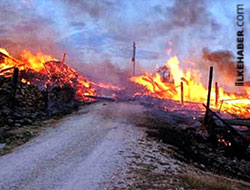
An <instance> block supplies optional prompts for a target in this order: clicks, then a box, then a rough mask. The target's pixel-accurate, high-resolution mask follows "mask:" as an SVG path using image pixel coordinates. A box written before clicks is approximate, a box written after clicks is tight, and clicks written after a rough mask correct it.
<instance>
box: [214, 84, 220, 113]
mask: <svg viewBox="0 0 250 190" xmlns="http://www.w3.org/2000/svg"><path fill="white" fill-rule="evenodd" d="M218 100H219V87H218V83H217V82H215V106H216V108H217V107H218Z"/></svg>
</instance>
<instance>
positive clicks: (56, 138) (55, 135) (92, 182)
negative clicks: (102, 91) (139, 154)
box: [0, 103, 144, 190]
mask: <svg viewBox="0 0 250 190" xmlns="http://www.w3.org/2000/svg"><path fill="white" fill-rule="evenodd" d="M143 112H144V108H143V107H142V106H140V105H137V104H128V103H99V104H93V105H91V106H88V107H85V108H82V109H81V110H79V111H78V112H77V113H74V114H72V115H69V116H67V117H66V118H64V119H61V120H60V121H59V122H58V123H57V124H56V126H53V127H51V128H48V129H47V130H46V131H44V132H43V133H42V134H41V135H40V136H38V137H36V138H35V139H33V140H31V141H30V142H28V143H26V144H24V145H23V146H21V147H19V148H17V149H16V150H15V151H14V152H13V153H11V154H8V155H5V156H2V157H0V189H1V190H19V189H20V190H31V189H32V190H33V189H35V190H45V189H46V190H51V189H53V190H54V189H58V190H59V189H60V190H85V189H86V190H91V189H102V188H101V184H103V183H105V181H107V180H109V178H110V176H112V174H113V172H114V171H115V170H116V168H117V167H119V166H121V165H122V164H123V162H124V159H123V157H122V156H121V152H124V151H125V149H126V148H127V146H131V145H132V146H133V142H136V141H137V139H138V138H140V137H141V136H142V135H143V132H142V131H141V130H140V129H139V128H136V127H135V126H134V124H133V122H132V121H134V120H136V119H138V118H139V117H138V116H141V115H143Z"/></svg>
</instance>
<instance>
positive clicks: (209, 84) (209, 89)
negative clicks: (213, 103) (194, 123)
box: [204, 66, 213, 126]
mask: <svg viewBox="0 0 250 190" xmlns="http://www.w3.org/2000/svg"><path fill="white" fill-rule="evenodd" d="M212 80H213V67H212V66H211V67H210V71H209V82H208V94H207V106H206V108H207V109H206V113H205V118H204V125H205V126H206V125H207V120H208V109H209V107H210V95H211V88H212Z"/></svg>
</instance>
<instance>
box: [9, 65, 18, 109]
mask: <svg viewBox="0 0 250 190" xmlns="http://www.w3.org/2000/svg"><path fill="white" fill-rule="evenodd" d="M18 73H19V69H18V68H14V72H13V78H12V93H11V103H10V104H11V108H12V109H14V107H15V102H16V88H17V82H18Z"/></svg>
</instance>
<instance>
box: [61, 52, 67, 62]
mask: <svg viewBox="0 0 250 190" xmlns="http://www.w3.org/2000/svg"><path fill="white" fill-rule="evenodd" d="M65 59H66V52H65V53H64V54H63V59H62V63H64V62H65Z"/></svg>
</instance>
